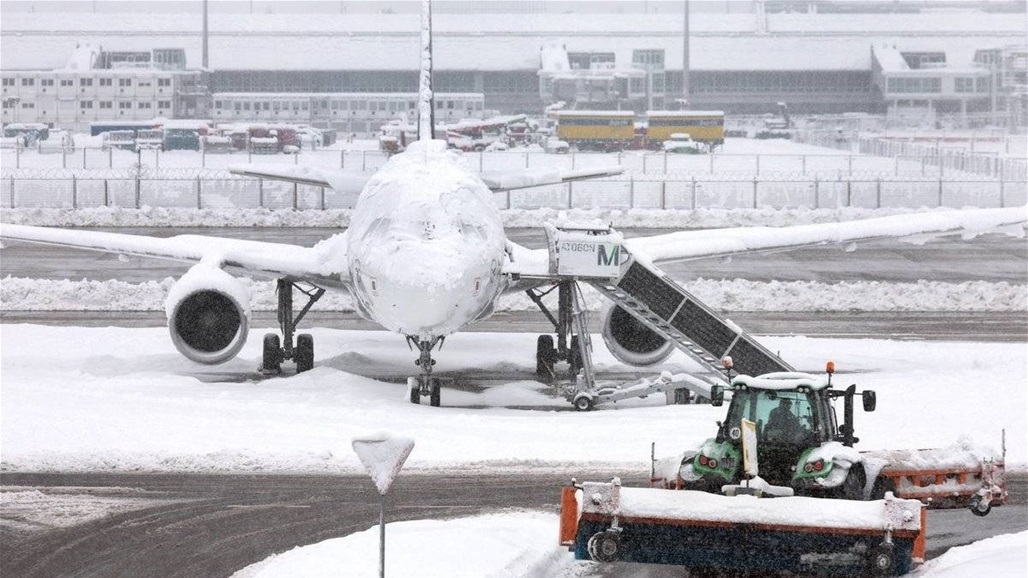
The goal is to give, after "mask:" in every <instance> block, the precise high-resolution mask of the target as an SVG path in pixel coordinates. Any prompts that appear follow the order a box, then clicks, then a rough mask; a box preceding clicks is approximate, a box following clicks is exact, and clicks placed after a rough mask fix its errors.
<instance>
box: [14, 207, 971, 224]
mask: <svg viewBox="0 0 1028 578" xmlns="http://www.w3.org/2000/svg"><path fill="white" fill-rule="evenodd" d="M950 210H951V209H925V208H922V209H906V208H891V209H861V208H839V209H806V208H798V209H770V208H763V209H696V210H694V211H691V210H674V209H666V210H665V209H570V210H569V209H509V210H504V211H501V212H500V216H501V218H502V219H503V226H504V227H507V228H535V227H539V224H540V223H543V222H545V221H550V220H554V219H557V218H558V217H559V216H560V215H562V214H563V215H566V216H567V218H568V219H570V220H573V221H589V220H593V219H599V220H600V221H602V222H604V223H609V224H611V225H613V226H614V227H619V228H629V227H646V228H665V229H669V228H674V229H709V228H723V227H741V226H753V225H759V226H771V227H787V226H793V225H805V224H812V223H834V222H839V221H851V220H855V219H867V218H872V217H883V216H889V215H908V214H913V213H924V212H946V211H950ZM352 213H353V210H351V209H326V210H301V211H293V210H272V209H245V208H233V209H221V208H218V209H215V208H209V209H185V208H166V207H143V208H140V209H129V208H121V207H95V208H82V209H48V208H15V209H7V208H5V209H4V210H3V211H2V212H0V222H2V223H11V224H14V225H39V226H44V227H346V226H348V225H349V224H350V217H351V215H352Z"/></svg>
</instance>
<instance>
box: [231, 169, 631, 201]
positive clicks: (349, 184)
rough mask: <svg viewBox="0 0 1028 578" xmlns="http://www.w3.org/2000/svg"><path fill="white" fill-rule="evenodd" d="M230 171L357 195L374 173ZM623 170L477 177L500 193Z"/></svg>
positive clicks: (539, 171)
mask: <svg viewBox="0 0 1028 578" xmlns="http://www.w3.org/2000/svg"><path fill="white" fill-rule="evenodd" d="M228 170H229V172H231V173H232V174H235V175H243V176H247V177H258V178H262V179H271V180H276V181H286V182H290V183H297V184H301V185H313V186H315V187H327V188H331V189H332V190H334V191H336V192H338V193H350V194H355V195H359V194H360V192H361V190H362V189H363V188H364V185H365V184H367V182H368V181H369V180H370V179H371V176H372V175H371V174H367V175H364V174H354V173H347V172H345V171H341V170H332V169H319V168H315V167H304V166H288V165H287V166H267V165H237V166H231V167H229V168H228ZM622 171H623V169H622V168H621V167H600V168H589V169H575V170H558V169H524V170H517V171H486V172H483V173H479V175H478V176H479V177H480V178H481V179H482V182H484V183H485V185H486V186H487V187H489V189H490V190H492V191H493V192H498V191H510V190H514V189H524V188H527V187H538V186H542V185H555V184H560V183H567V182H571V181H578V180H582V179H594V178H597V177H612V176H615V175H619V174H621V172H622Z"/></svg>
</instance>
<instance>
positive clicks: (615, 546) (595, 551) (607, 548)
mask: <svg viewBox="0 0 1028 578" xmlns="http://www.w3.org/2000/svg"><path fill="white" fill-rule="evenodd" d="M586 549H587V550H588V551H589V557H591V558H592V559H593V560H596V561H597V562H617V561H618V559H620V558H621V535H620V534H618V533H617V532H614V531H611V530H607V531H605V532H597V533H595V534H593V537H592V538H589V543H588V544H587V545H586Z"/></svg>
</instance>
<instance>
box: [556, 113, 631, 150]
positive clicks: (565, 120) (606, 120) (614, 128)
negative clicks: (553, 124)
mask: <svg viewBox="0 0 1028 578" xmlns="http://www.w3.org/2000/svg"><path fill="white" fill-rule="evenodd" d="M556 116H557V137H558V138H559V139H561V140H563V141H566V142H567V143H568V145H570V146H572V147H576V148H578V149H581V150H604V151H610V150H621V149H624V148H625V147H626V146H627V145H629V144H631V143H632V139H633V138H634V137H635V113H634V112H632V111H613V110H562V111H560V112H558V113H557V115H556Z"/></svg>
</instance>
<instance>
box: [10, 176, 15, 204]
mask: <svg viewBox="0 0 1028 578" xmlns="http://www.w3.org/2000/svg"><path fill="white" fill-rule="evenodd" d="M14 205H15V203H14V175H11V208H12V209H13V208H14Z"/></svg>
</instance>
